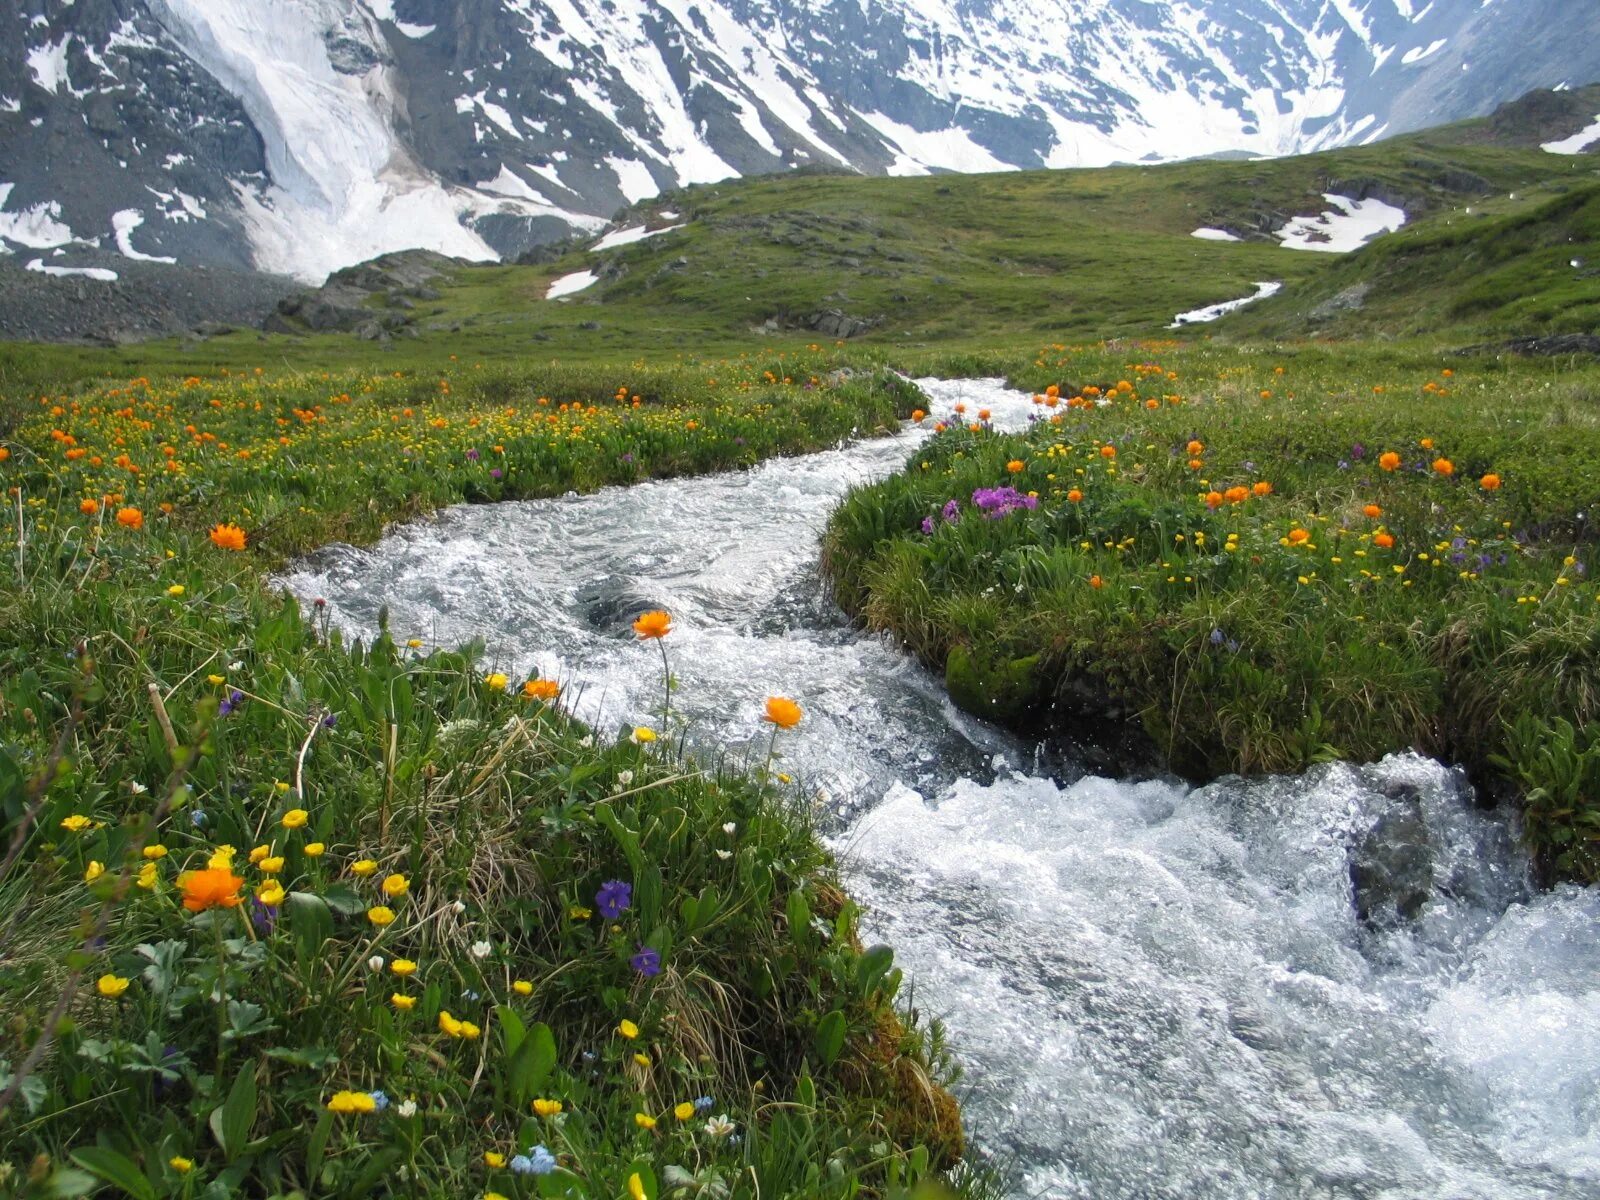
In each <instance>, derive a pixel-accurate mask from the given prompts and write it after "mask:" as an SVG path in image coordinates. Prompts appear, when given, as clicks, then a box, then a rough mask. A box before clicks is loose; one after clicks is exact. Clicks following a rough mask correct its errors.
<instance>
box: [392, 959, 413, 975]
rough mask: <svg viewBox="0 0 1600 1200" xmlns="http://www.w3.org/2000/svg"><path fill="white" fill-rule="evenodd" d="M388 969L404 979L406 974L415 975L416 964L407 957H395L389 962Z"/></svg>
mask: <svg viewBox="0 0 1600 1200" xmlns="http://www.w3.org/2000/svg"><path fill="white" fill-rule="evenodd" d="M389 970H391V971H393V972H394V973H395V974H396V975H398V976H400V977H401V978H402V979H404V978H405V977H406V976H407V975H415V974H416V972H417V964H416V963H414V962H412V961H411V960H410V959H409V958H397V959H395V960H394V961H393V962H392V963H390V964H389Z"/></svg>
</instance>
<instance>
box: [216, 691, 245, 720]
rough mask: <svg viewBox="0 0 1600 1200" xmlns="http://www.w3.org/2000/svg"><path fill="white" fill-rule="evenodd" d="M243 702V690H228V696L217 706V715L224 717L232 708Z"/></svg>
mask: <svg viewBox="0 0 1600 1200" xmlns="http://www.w3.org/2000/svg"><path fill="white" fill-rule="evenodd" d="M243 703H244V693H243V692H240V691H232V692H229V693H228V698H227V699H226V700H224V701H223V702H222V703H221V704H219V705H218V706H217V716H219V717H225V716H227V715H228V714H229V713H231V712H232V711H233V710H234V709H236V708H238V707H239V705H241V704H243Z"/></svg>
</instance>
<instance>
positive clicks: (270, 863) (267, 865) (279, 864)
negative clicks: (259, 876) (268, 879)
mask: <svg viewBox="0 0 1600 1200" xmlns="http://www.w3.org/2000/svg"><path fill="white" fill-rule="evenodd" d="M256 866H258V867H260V868H261V870H262V872H263V873H264V874H267V875H276V874H277V873H278V872H279V871H281V870H283V855H281V854H276V855H274V856H273V857H271V858H263V859H262V860H261V861H260V862H259V863H257V864H256Z"/></svg>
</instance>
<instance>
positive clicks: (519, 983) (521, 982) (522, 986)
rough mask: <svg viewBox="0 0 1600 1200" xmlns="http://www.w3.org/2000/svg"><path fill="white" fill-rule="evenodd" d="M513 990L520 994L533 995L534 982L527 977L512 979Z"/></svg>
mask: <svg viewBox="0 0 1600 1200" xmlns="http://www.w3.org/2000/svg"><path fill="white" fill-rule="evenodd" d="M511 990H512V991H513V992H515V993H516V994H517V995H519V996H531V995H533V984H531V983H529V982H528V981H527V980H526V979H513V980H512V981H511Z"/></svg>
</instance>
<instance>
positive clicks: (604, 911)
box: [594, 879, 633, 921]
mask: <svg viewBox="0 0 1600 1200" xmlns="http://www.w3.org/2000/svg"><path fill="white" fill-rule="evenodd" d="M594 902H595V904H596V906H598V907H599V909H600V915H601V916H602V917H604V918H605V919H606V920H608V921H611V920H615V919H616V918H617V917H619V916H621V915H622V913H623V910H625V909H626V908H627V907H628V906H629V905H631V904H632V903H633V885H632V884H631V883H623V882H622V880H620V879H608V880H606V882H604V883H602V884H601V885H600V890H599V891H598V892H596V893H595V894H594Z"/></svg>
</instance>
